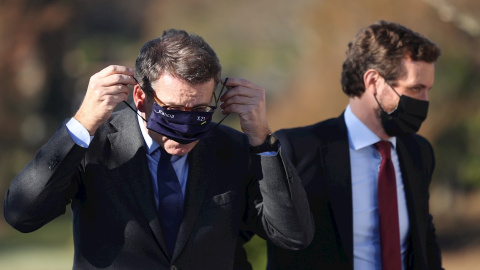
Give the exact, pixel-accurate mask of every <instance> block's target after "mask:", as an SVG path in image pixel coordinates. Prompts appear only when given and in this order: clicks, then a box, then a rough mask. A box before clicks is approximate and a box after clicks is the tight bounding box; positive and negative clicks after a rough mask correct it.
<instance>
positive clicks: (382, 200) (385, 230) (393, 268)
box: [375, 141, 402, 270]
mask: <svg viewBox="0 0 480 270" xmlns="http://www.w3.org/2000/svg"><path fill="white" fill-rule="evenodd" d="M375 147H377V149H378V151H379V152H380V155H381V156H382V162H381V163H380V168H379V171H378V217H379V222H380V246H381V250H382V269H383V270H401V269H402V259H401V252H400V230H399V228H398V226H399V225H398V206H397V182H396V180H395V169H394V168H393V163H392V159H391V158H390V142H388V141H380V142H378V143H376V144H375Z"/></svg>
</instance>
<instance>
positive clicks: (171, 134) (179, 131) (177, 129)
mask: <svg viewBox="0 0 480 270" xmlns="http://www.w3.org/2000/svg"><path fill="white" fill-rule="evenodd" d="M212 108H216V107H212ZM214 112H215V110H214V109H213V110H212V111H210V112H199V111H181V110H168V109H165V108H163V107H162V106H160V105H159V104H158V103H157V102H154V103H153V110H152V113H151V114H150V118H149V119H148V121H147V128H148V129H149V130H152V131H154V132H157V133H159V134H161V135H164V136H166V137H168V138H169V139H171V140H174V141H176V142H178V143H181V144H188V143H191V142H194V141H196V140H199V139H203V138H206V137H208V136H211V135H212V130H213V129H212V124H211V122H212V115H213V113H214Z"/></svg>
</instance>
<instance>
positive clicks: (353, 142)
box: [344, 105, 397, 150]
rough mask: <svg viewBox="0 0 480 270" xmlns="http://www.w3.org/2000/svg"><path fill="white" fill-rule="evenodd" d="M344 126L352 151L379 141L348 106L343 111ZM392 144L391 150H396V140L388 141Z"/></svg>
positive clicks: (393, 138)
mask: <svg viewBox="0 0 480 270" xmlns="http://www.w3.org/2000/svg"><path fill="white" fill-rule="evenodd" d="M344 116H345V124H346V125H347V130H348V140H349V144H350V147H351V148H353V149H354V150H359V149H362V148H365V147H368V146H370V145H373V144H375V143H377V142H379V141H381V139H380V138H379V137H378V136H377V135H376V134H375V133H374V132H373V131H371V130H370V129H369V128H368V127H367V126H366V125H365V124H364V123H363V122H362V121H360V119H358V117H357V116H356V115H355V114H354V113H353V112H352V109H351V108H350V105H348V106H347V108H346V109H345V114H344ZM388 141H389V142H391V143H392V145H393V149H395V148H396V145H397V138H396V137H390V138H389V139H388Z"/></svg>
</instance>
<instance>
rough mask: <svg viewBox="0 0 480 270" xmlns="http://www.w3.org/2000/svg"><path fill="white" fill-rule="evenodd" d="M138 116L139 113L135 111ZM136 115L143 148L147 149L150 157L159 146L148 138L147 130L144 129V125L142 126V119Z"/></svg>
mask: <svg viewBox="0 0 480 270" xmlns="http://www.w3.org/2000/svg"><path fill="white" fill-rule="evenodd" d="M137 112H138V114H140V112H139V111H137ZM138 114H137V119H138V124H139V125H140V130H141V131H142V136H143V140H144V141H145V146H146V147H147V153H148V154H149V155H151V154H152V153H153V152H154V151H155V150H157V148H158V147H160V145H159V144H158V143H157V142H156V141H154V140H153V139H152V137H150V135H148V133H147V129H146V128H145V125H144V124H143V122H144V121H143V119H142V118H141V117H140V115H138Z"/></svg>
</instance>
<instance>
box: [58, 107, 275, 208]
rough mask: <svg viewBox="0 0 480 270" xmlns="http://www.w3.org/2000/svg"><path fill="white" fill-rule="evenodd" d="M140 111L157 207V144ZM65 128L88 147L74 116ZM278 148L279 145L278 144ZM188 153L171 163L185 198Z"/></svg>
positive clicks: (158, 155) (82, 130) (264, 154)
mask: <svg viewBox="0 0 480 270" xmlns="http://www.w3.org/2000/svg"><path fill="white" fill-rule="evenodd" d="M139 115H140V112H138V111H137V119H138V125H139V127H140V130H141V131H142V136H143V139H144V141H145V147H146V149H147V161H148V169H149V171H150V175H151V177H152V186H153V192H154V194H155V202H156V205H157V208H158V202H159V201H158V184H157V166H158V161H159V160H160V155H161V153H160V151H155V150H157V148H158V147H160V146H159V144H158V143H157V142H155V141H154V140H153V139H152V137H150V135H148V132H147V129H146V127H145V125H144V123H143V122H144V120H143V119H142V118H141V117H140V116H139ZM66 126H67V130H68V132H69V133H70V136H71V137H72V139H73V141H74V142H75V143H76V144H77V145H79V146H81V147H84V148H88V146H89V145H90V142H91V141H92V139H93V136H90V134H89V133H88V130H87V129H86V128H85V127H84V126H83V125H82V124H81V123H80V122H78V121H77V120H76V119H75V118H73V117H72V118H71V119H70V120H69V121H68V122H67V124H66ZM279 149H280V146H279ZM277 153H278V151H277V152H264V153H260V154H259V155H262V156H274V155H276V154H277ZM187 156H188V154H186V155H184V156H172V160H171V162H172V165H173V168H174V169H175V173H176V174H177V178H178V181H179V182H180V187H181V188H182V193H183V198H184V199H185V190H186V187H187V178H188V161H187Z"/></svg>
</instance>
